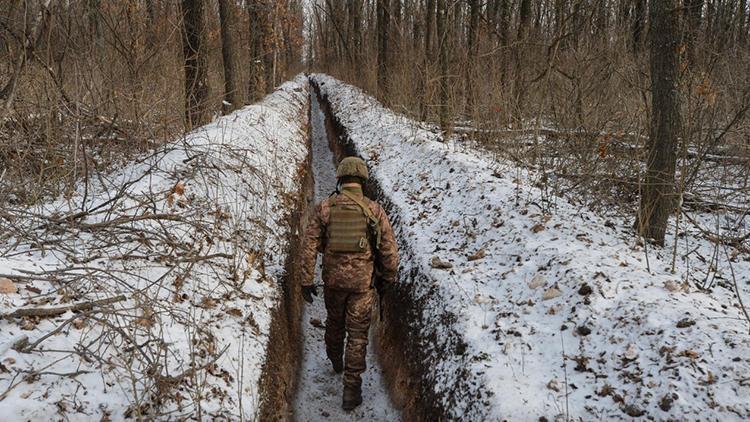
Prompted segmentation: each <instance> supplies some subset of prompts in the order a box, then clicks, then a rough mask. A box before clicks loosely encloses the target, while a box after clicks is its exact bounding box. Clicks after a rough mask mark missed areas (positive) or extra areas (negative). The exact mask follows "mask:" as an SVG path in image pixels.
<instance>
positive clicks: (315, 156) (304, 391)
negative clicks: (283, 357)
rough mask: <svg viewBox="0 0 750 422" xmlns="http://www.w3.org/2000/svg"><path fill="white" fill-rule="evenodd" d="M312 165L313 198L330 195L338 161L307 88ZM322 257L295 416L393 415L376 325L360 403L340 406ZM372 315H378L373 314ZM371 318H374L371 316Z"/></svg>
mask: <svg viewBox="0 0 750 422" xmlns="http://www.w3.org/2000/svg"><path fill="white" fill-rule="evenodd" d="M310 123H311V144H312V145H311V153H312V160H311V168H312V175H313V179H314V193H315V202H318V201H321V200H323V199H325V198H326V197H328V196H329V195H330V194H331V193H332V192H333V191H334V190H335V188H336V174H335V166H336V162H337V161H338V160H337V158H340V157H337V156H336V155H335V154H334V152H333V151H332V148H331V147H332V146H333V150H335V149H336V146H335V145H332V144H331V140H332V139H335V137H334V136H331V135H332V134H331V133H329V129H330V127H329V125H327V124H326V123H327V122H326V116H325V114H324V112H323V110H322V109H321V107H320V103H319V101H318V98H317V95H316V94H315V93H314V92H313V93H311V108H310ZM320 261H321V257H320V256H318V260H317V263H316V275H315V284H316V285H318V297H316V298H315V300H314V301H313V304H312V305H307V304H305V307H304V310H303V311H302V322H301V324H302V329H301V339H300V340H301V343H302V358H301V362H300V368H299V378H298V381H297V383H298V385H297V393H296V397H295V399H294V401H293V405H292V407H293V410H294V418H295V420H297V421H300V422H306V421H318V420H328V421H352V420H361V421H397V420H400V419H401V418H400V415H399V411H398V410H397V409H396V408H395V406H394V405H393V403H392V402H391V400H390V398H389V395H388V389H387V384H386V383H385V381H384V379H383V378H384V377H383V370H382V367H381V365H380V363H379V361H378V359H377V356H376V347H375V346H374V342H375V341H374V340H375V339H374V334H375V329H373V328H372V327H371V329H370V344H369V345H368V348H367V366H368V367H367V371H365V373H364V374H363V376H362V398H363V403H362V404H361V405H360V406H359V407H357V408H356V409H355V410H353V411H351V412H344V411H343V410H342V409H341V400H342V392H343V384H342V379H341V375H340V374H336V373H334V372H333V369H332V368H331V364H330V362H329V361H328V358H327V356H326V353H325V344H324V341H323V335H324V332H325V328H324V324H325V320H326V311H325V306H324V303H323V294H322V285H323V281H322V280H321V270H320ZM375 318H376V317H375ZM375 318H374V319H375Z"/></svg>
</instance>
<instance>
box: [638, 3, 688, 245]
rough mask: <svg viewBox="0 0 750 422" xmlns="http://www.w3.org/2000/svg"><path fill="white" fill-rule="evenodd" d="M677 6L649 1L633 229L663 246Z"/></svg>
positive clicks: (671, 161) (670, 203)
mask: <svg viewBox="0 0 750 422" xmlns="http://www.w3.org/2000/svg"><path fill="white" fill-rule="evenodd" d="M678 13H679V9H678V7H677V0H652V2H651V7H650V13H649V20H650V26H651V28H650V29H651V90H652V92H651V96H652V97H651V110H652V113H651V131H650V140H649V143H648V159H647V163H646V164H647V170H646V177H645V180H644V182H643V188H642V196H641V206H640V212H639V214H638V219H637V226H638V230H639V232H640V233H641V235H643V236H644V237H646V238H649V239H653V240H654V241H655V242H656V243H657V244H664V237H665V233H666V230H667V220H668V219H669V216H670V215H671V214H672V211H673V210H674V207H675V205H676V203H675V200H674V189H675V181H674V176H675V167H676V160H677V155H676V151H677V139H678V134H679V133H680V130H681V116H680V98H679V50H678V46H679V43H680V33H679V14H678Z"/></svg>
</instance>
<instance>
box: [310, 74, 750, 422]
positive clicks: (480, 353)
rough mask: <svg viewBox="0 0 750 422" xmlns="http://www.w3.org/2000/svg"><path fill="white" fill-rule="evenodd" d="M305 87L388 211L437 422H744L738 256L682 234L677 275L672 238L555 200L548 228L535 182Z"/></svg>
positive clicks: (389, 115)
mask: <svg viewBox="0 0 750 422" xmlns="http://www.w3.org/2000/svg"><path fill="white" fill-rule="evenodd" d="M313 79H314V80H315V81H316V82H317V83H318V84H319V86H320V88H321V92H322V94H323V95H324V96H325V97H326V98H327V100H328V101H329V103H330V106H331V110H332V112H333V113H334V114H335V116H336V118H337V119H338V121H339V122H340V123H341V124H342V125H343V127H344V128H345V129H346V131H347V134H348V137H349V138H350V140H351V141H352V143H353V144H354V147H355V148H356V150H357V151H358V153H359V154H360V155H361V156H362V157H363V158H365V159H366V160H367V161H368V165H369V166H370V169H371V172H372V175H373V176H374V178H376V179H377V181H378V182H379V184H380V187H381V188H382V191H383V194H384V196H385V199H386V200H387V201H388V202H390V203H391V205H392V206H391V208H390V209H389V212H390V213H391V214H392V219H394V220H396V221H397V224H396V235H397V238H399V240H400V242H401V247H402V252H403V254H404V255H405V256H404V260H403V268H402V270H401V274H402V277H401V283H402V285H401V288H400V294H405V295H408V296H409V297H410V299H411V303H418V304H419V305H420V310H417V311H416V312H417V315H418V318H419V327H420V331H419V332H418V333H417V335H418V337H419V339H417V340H416V342H417V343H418V344H419V345H420V349H421V351H420V353H422V354H423V355H424V356H425V362H423V366H424V367H429V368H431V371H429V372H428V373H425V374H424V376H425V378H426V380H427V381H428V382H429V383H430V384H431V385H432V387H433V392H434V394H435V396H436V397H437V400H438V403H437V404H436V405H437V406H439V407H441V409H442V412H443V413H444V414H445V416H446V417H447V418H449V419H454V420H472V421H473V420H537V419H539V420H541V419H540V418H545V420H551V419H568V418H570V419H575V420H579V419H580V420H611V419H630V418H632V417H645V418H650V419H656V420H667V419H671V420H747V419H750V401H748V400H747V398H748V397H750V378H749V377H750V375H749V374H750V332H749V327H750V325H749V324H748V321H747V320H746V319H745V315H744V314H743V312H741V310H740V304H739V301H738V297H737V295H736V294H735V293H736V292H735V288H734V286H735V283H734V281H735V280H736V285H737V286H738V288H739V293H740V295H741V297H744V298H745V303H748V302H750V286H749V285H748V280H750V262H749V259H748V257H747V255H746V254H745V253H743V252H740V251H737V250H734V249H731V248H724V247H722V246H720V247H715V243H712V242H711V241H710V240H707V239H706V238H705V236H702V235H700V234H698V233H696V232H695V231H694V230H685V231H684V232H683V233H682V234H681V235H680V236H678V237H677V240H678V242H679V243H678V244H677V249H676V250H677V260H678V263H677V265H676V272H675V273H672V272H671V271H670V269H671V257H672V252H673V247H674V241H675V239H674V238H671V239H670V240H669V241H668V244H667V246H666V247H665V248H657V247H651V246H649V247H648V248H647V249H645V250H644V247H643V246H642V245H641V244H639V243H638V242H637V240H636V239H635V238H634V235H633V233H632V230H631V229H630V227H629V225H630V221H611V220H607V219H606V218H605V217H602V216H599V215H596V214H594V213H592V212H590V211H588V210H587V209H585V208H584V207H582V206H579V205H576V204H575V203H573V202H570V201H568V200H565V199H562V198H560V199H559V200H558V201H557V205H556V208H555V209H554V212H553V213H551V214H546V213H543V212H541V211H540V207H539V206H538V205H537V201H538V200H539V198H540V197H542V192H540V191H539V189H538V188H536V187H534V186H533V183H532V180H533V179H534V177H533V175H530V174H528V173H526V172H525V171H522V170H519V169H516V168H515V167H514V166H513V165H512V164H503V163H500V164H499V163H498V162H496V161H494V160H492V159H489V158H488V157H486V156H484V155H483V154H482V153H480V152H477V151H472V150H466V149H464V148H462V147H461V146H460V145H459V144H457V143H455V142H453V141H449V142H439V140H440V138H439V136H438V135H437V134H435V133H433V132H431V131H429V130H426V129H425V128H424V126H423V125H420V124H418V123H416V122H413V121H410V120H408V119H407V118H406V117H404V116H401V115H398V114H395V113H393V112H391V111H389V110H387V109H385V108H384V107H382V106H381V105H380V104H379V103H378V102H377V101H376V100H374V99H373V98H371V97H369V96H367V95H365V94H364V93H362V92H361V91H360V90H358V89H356V88H354V87H352V86H349V85H346V84H343V83H341V82H339V81H337V80H335V79H333V78H330V77H328V76H325V75H313ZM717 224H724V223H723V222H719V223H717ZM414 274H422V275H426V279H425V278H423V277H414V276H413V275H414ZM410 275H411V276H410ZM704 279H706V280H714V281H715V282H714V283H713V288H712V289H710V290H701V289H698V287H697V286H698V285H702V284H703V282H704V281H705V280H704Z"/></svg>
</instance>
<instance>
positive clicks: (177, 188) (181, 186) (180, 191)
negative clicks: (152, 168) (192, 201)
mask: <svg viewBox="0 0 750 422" xmlns="http://www.w3.org/2000/svg"><path fill="white" fill-rule="evenodd" d="M172 193H176V194H177V195H180V196H182V195H184V194H185V182H183V181H182V180H180V181H179V182H177V184H176V185H174V187H173V188H172Z"/></svg>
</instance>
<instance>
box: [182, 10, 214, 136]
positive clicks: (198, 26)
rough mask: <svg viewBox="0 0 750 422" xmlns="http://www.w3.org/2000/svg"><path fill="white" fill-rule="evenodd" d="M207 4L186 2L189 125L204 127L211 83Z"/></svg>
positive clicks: (184, 41)
mask: <svg viewBox="0 0 750 422" xmlns="http://www.w3.org/2000/svg"><path fill="white" fill-rule="evenodd" d="M203 30H204V23H203V1H202V0H182V54H183V58H184V60H185V124H186V126H187V128H188V129H192V128H194V127H196V126H200V125H201V124H203V123H204V119H205V116H206V99H207V97H208V81H207V77H206V58H205V57H204V55H205V51H204V48H203V46H202V44H203Z"/></svg>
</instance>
